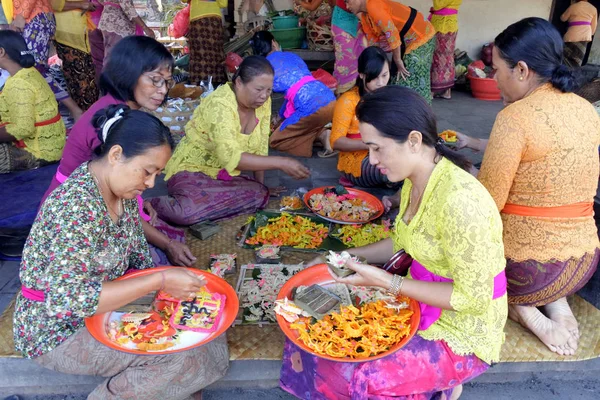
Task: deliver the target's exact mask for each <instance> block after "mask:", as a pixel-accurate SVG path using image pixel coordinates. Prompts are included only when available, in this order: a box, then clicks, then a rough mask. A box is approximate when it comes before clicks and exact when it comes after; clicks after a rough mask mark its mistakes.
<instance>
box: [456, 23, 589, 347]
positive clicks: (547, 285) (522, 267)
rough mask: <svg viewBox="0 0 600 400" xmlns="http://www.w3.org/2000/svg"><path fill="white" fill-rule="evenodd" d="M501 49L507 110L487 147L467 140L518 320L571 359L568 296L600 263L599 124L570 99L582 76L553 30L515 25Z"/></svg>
mask: <svg viewBox="0 0 600 400" xmlns="http://www.w3.org/2000/svg"><path fill="white" fill-rule="evenodd" d="M495 44H496V45H495V47H494V50H493V61H494V68H495V69H496V80H497V81H498V87H499V88H500V91H501V92H502V95H503V96H504V101H505V102H506V103H507V104H508V107H506V108H505V109H504V110H503V111H501V112H500V114H498V117H497V118H496V123H495V124H494V128H493V130H492V133H491V135H490V140H489V142H487V141H481V140H476V139H471V138H468V137H465V136H461V138H460V139H459V140H460V141H461V142H462V145H463V146H466V147H470V148H473V149H477V150H483V149H485V155H484V157H483V164H482V166H481V171H480V172H479V180H480V181H481V183H483V185H484V186H485V187H486V188H487V189H488V190H489V192H490V193H491V194H492V197H493V198H494V200H495V201H496V204H497V206H498V209H499V210H501V213H502V221H503V225H504V246H505V253H506V258H507V266H506V275H507V278H508V302H509V303H510V311H511V318H513V319H515V320H517V321H518V322H520V323H521V324H522V325H523V326H525V327H527V328H529V329H530V330H531V331H532V332H533V333H534V334H536V335H537V336H538V337H539V338H540V340H541V341H542V342H544V344H546V346H548V348H550V350H552V351H555V352H557V353H559V354H564V355H571V354H574V352H575V350H576V348H577V342H578V340H579V330H578V328H577V320H576V319H575V317H574V316H573V313H572V312H571V309H570V308H569V305H568V304H567V300H566V296H568V295H571V294H573V293H575V292H576V291H577V290H579V289H580V288H581V287H583V285H585V283H586V282H587V281H588V280H589V279H590V278H591V277H592V275H593V274H594V271H595V270H596V266H597V264H598V260H599V259H600V249H599V243H598V236H597V230H596V225H595V223H594V214H593V204H594V203H593V201H594V200H593V199H594V195H595V194H596V188H597V186H598V172H599V168H600V163H599V161H598V145H600V119H599V118H598V114H597V113H596V111H595V110H594V107H593V106H592V105H591V104H590V103H589V102H587V101H586V100H585V99H583V98H581V97H579V96H577V95H575V94H573V93H570V92H571V91H572V90H573V89H574V87H575V82H574V77H573V75H572V73H571V71H570V70H569V68H567V67H566V66H564V65H562V64H561V60H562V50H563V49H562V40H561V37H560V34H559V33H558V31H557V30H556V29H555V28H554V27H553V26H552V25H551V24H550V23H549V22H547V21H545V20H543V19H539V18H528V19H525V20H522V21H520V22H517V23H516V24H513V25H511V26H509V27H508V28H507V29H506V30H505V31H504V32H502V33H501V34H500V35H499V36H498V37H497V38H496V41H495ZM486 146H487V147H486ZM538 307H540V308H539V309H538Z"/></svg>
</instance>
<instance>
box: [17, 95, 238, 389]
mask: <svg viewBox="0 0 600 400" xmlns="http://www.w3.org/2000/svg"><path fill="white" fill-rule="evenodd" d="M116 107H117V108H118V106H111V107H109V109H107V111H106V112H103V111H100V112H99V113H98V115H97V117H95V120H94V125H95V126H96V128H97V129H98V130H99V135H98V136H99V138H100V140H101V142H102V145H101V147H100V149H99V157H98V158H97V159H95V160H94V161H91V162H86V163H84V164H82V165H81V166H80V167H79V168H77V169H76V170H75V171H74V172H73V173H72V174H71V176H70V177H69V178H68V179H67V180H66V182H65V183H64V184H62V185H61V186H60V187H59V188H57V189H56V190H54V191H53V192H52V194H51V195H50V196H49V197H48V198H47V199H46V201H45V202H44V204H43V206H42V208H41V209H40V211H39V213H38V215H37V218H36V220H35V223H34V225H33V227H32V229H31V233H30V235H29V238H28V239H27V243H26V244H25V250H24V251H23V262H22V264H21V271H20V279H21V282H22V284H23V287H22V289H21V293H20V294H19V296H18V298H17V304H16V310H15V316H14V339H15V346H16V349H17V350H18V351H20V352H22V353H23V355H24V356H25V357H28V358H33V359H34V360H35V362H36V363H38V364H39V365H42V366H44V367H46V368H49V369H52V370H54V371H58V372H64V373H69V374H84V375H97V376H103V377H106V378H107V379H106V380H105V381H104V382H103V383H102V384H101V385H99V386H98V387H97V388H96V389H95V390H94V391H93V392H92V393H91V394H90V396H89V397H88V398H89V399H102V400H105V399H117V398H137V399H157V400H158V399H161V400H162V399H184V398H187V397H188V396H191V395H192V394H193V393H195V392H197V391H199V390H201V389H202V388H203V387H205V386H207V385H209V384H210V383H212V382H214V381H216V380H218V379H220V378H221V377H223V376H224V375H225V372H226V371H227V368H228V363H229V358H228V350H227V341H226V337H225V335H223V336H221V337H220V338H218V339H216V340H214V341H212V342H210V343H208V344H206V345H204V346H201V347H197V348H195V349H192V350H189V351H185V352H181V353H177V354H171V355H157V356H152V355H147V356H138V355H132V354H127V353H122V352H119V351H116V350H113V349H110V348H109V347H106V346H105V345H103V344H101V343H100V342H98V341H97V340H96V339H94V338H93V337H92V336H91V335H90V333H89V332H88V330H87V329H86V328H85V326H84V318H86V317H91V316H93V315H96V314H101V313H106V312H110V311H114V310H116V309H118V308H120V307H122V306H124V305H126V304H128V303H131V302H132V301H134V300H136V299H138V298H140V297H142V296H145V295H146V294H148V293H150V292H152V291H156V290H159V289H161V288H162V289H164V290H166V291H167V292H168V293H170V294H172V295H173V296H176V297H180V298H185V297H187V296H188V295H189V293H190V292H196V291H197V290H198V289H199V288H200V287H202V286H203V285H204V281H203V280H202V279H200V278H199V277H198V276H197V275H195V274H193V273H191V272H189V271H187V270H186V269H180V268H173V269H169V270H167V271H164V272H157V273H154V274H150V275H146V276H143V277H139V278H131V279H128V280H127V281H115V279H116V278H118V277H120V276H122V275H124V274H125V271H126V270H127V269H130V268H133V269H147V268H152V267H153V263H152V258H151V256H150V252H149V250H148V244H147V243H146V239H145V238H144V233H143V230H142V225H141V218H140V214H139V210H138V203H137V200H136V196H137V195H138V194H140V193H141V192H143V191H144V190H145V189H148V188H151V187H152V186H154V181H155V179H156V176H157V175H158V174H160V173H161V171H162V169H163V168H164V166H165V164H166V163H167V161H168V159H169V157H170V156H171V148H172V146H173V142H172V139H171V136H170V133H169V129H168V128H167V127H165V126H164V125H163V124H162V123H161V122H160V121H159V120H158V119H157V118H155V117H153V116H151V115H149V114H147V113H144V112H141V111H133V110H128V111H125V115H126V117H128V118H127V119H124V123H123V124H122V125H121V126H114V125H113V127H107V126H106V121H107V119H109V118H110V117H111V114H113V113H114V110H115V108H116ZM102 125H104V126H102Z"/></svg>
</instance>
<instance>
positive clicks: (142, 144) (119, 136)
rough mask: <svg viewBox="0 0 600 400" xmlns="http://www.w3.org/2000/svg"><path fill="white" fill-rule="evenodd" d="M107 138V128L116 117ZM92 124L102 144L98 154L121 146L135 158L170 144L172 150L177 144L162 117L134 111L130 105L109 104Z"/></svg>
mask: <svg viewBox="0 0 600 400" xmlns="http://www.w3.org/2000/svg"><path fill="white" fill-rule="evenodd" d="M118 115H120V116H121V118H119V119H118V120H116V121H112V123H111V125H110V127H108V131H107V132H106V138H104V132H103V130H104V127H105V125H106V124H107V123H109V122H110V121H111V120H112V119H113V118H114V117H116V116H118ZM92 125H93V126H94V128H96V131H97V133H98V138H99V139H100V141H101V142H102V144H101V145H100V146H99V147H97V148H96V149H95V150H94V151H95V153H96V155H98V156H100V157H104V156H105V155H106V154H107V153H108V152H109V150H110V149H111V148H112V147H113V146H117V145H118V146H121V147H122V148H123V154H124V155H125V157H127V158H130V157H135V156H138V155H140V154H143V153H145V152H146V151H147V150H149V149H151V148H154V147H159V146H164V145H168V146H169V147H170V148H171V150H172V149H173V146H174V143H173V138H172V137H171V132H170V131H169V128H167V127H166V126H165V125H164V124H163V123H162V122H161V121H160V120H159V119H158V118H156V117H155V116H153V115H152V114H148V113H146V112H143V111H138V110H132V109H130V108H129V107H127V106H126V105H123V104H116V105H111V106H108V107H106V108H105V109H102V110H100V111H98V112H97V113H96V114H94V117H93V118H92Z"/></svg>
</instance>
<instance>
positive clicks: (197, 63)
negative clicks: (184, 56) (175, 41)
mask: <svg viewBox="0 0 600 400" xmlns="http://www.w3.org/2000/svg"><path fill="white" fill-rule="evenodd" d="M187 40H188V45H189V47H190V65H189V72H190V82H192V83H194V84H198V83H199V82H200V81H203V80H207V79H208V77H209V76H212V81H213V85H215V87H216V85H217V84H221V83H225V82H227V77H226V76H225V66H224V65H223V63H224V62H225V50H224V49H223V46H224V43H223V42H224V39H223V21H222V20H221V17H212V16H211V17H204V18H199V19H195V20H193V21H191V22H190V30H189V32H188V35H187Z"/></svg>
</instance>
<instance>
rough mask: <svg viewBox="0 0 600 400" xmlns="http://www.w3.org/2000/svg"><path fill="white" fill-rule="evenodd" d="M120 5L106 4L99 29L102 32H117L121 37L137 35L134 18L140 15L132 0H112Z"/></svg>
mask: <svg viewBox="0 0 600 400" xmlns="http://www.w3.org/2000/svg"><path fill="white" fill-rule="evenodd" d="M110 1H111V3H116V4H118V5H119V6H120V7H115V6H111V5H108V4H106V5H105V7H104V10H103V11H102V16H101V17H100V22H98V29H100V30H101V31H102V32H111V33H116V34H117V35H119V36H121V37H125V36H130V35H135V23H134V22H133V19H134V18H136V17H138V14H137V11H135V7H134V6H133V1H132V0H110Z"/></svg>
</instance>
